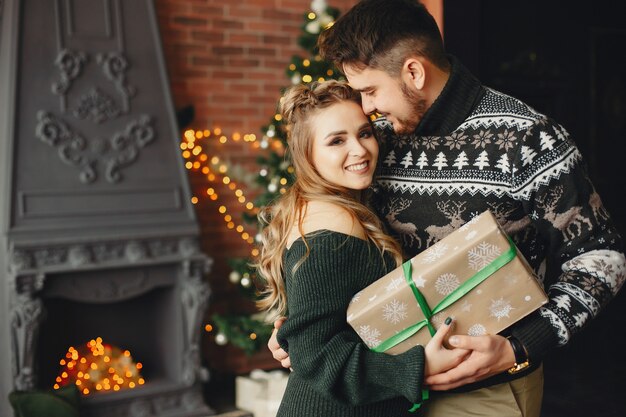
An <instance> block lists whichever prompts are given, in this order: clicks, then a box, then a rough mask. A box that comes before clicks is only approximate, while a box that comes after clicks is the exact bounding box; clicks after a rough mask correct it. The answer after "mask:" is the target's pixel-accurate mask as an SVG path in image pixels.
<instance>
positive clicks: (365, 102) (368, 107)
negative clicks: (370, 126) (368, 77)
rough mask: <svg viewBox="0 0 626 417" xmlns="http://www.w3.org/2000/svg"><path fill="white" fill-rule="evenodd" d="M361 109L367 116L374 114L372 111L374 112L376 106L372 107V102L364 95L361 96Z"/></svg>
mask: <svg viewBox="0 0 626 417" xmlns="http://www.w3.org/2000/svg"><path fill="white" fill-rule="evenodd" d="M361 107H362V108H363V113H365V114H367V115H370V114H372V113H374V111H375V110H376V106H374V101H373V100H372V99H371V98H369V97H368V96H367V95H366V94H361Z"/></svg>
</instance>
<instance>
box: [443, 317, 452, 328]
mask: <svg viewBox="0 0 626 417" xmlns="http://www.w3.org/2000/svg"><path fill="white" fill-rule="evenodd" d="M444 323H445V324H446V326H447V325H448V324H450V323H452V317H448V318H447V319H446V321H444Z"/></svg>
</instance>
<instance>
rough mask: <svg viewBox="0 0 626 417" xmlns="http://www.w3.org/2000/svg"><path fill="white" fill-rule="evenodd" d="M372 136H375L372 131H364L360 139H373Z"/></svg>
mask: <svg viewBox="0 0 626 417" xmlns="http://www.w3.org/2000/svg"><path fill="white" fill-rule="evenodd" d="M372 135H373V133H372V131H371V130H363V131H362V132H361V133H360V134H359V137H360V138H363V139H366V138H371V137H372Z"/></svg>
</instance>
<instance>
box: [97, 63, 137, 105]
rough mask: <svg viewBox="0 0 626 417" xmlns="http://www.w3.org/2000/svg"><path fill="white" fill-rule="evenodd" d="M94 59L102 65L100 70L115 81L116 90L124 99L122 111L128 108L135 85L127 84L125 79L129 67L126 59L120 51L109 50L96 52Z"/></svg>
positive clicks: (134, 91)
mask: <svg viewBox="0 0 626 417" xmlns="http://www.w3.org/2000/svg"><path fill="white" fill-rule="evenodd" d="M96 59H97V61H98V63H99V64H101V65H102V71H103V72H104V74H105V75H106V76H107V78H108V79H109V80H111V81H113V82H114V83H115V86H116V87H117V90H118V91H119V92H120V94H121V95H122V98H123V101H124V113H127V112H128V110H129V107H130V106H129V103H130V99H131V98H132V97H133V96H134V95H135V93H136V92H137V90H136V89H135V87H133V86H130V85H128V83H127V81H126V70H127V69H128V67H129V64H128V60H127V59H126V57H124V55H122V53H120V52H109V53H107V54H98V55H97V56H96Z"/></svg>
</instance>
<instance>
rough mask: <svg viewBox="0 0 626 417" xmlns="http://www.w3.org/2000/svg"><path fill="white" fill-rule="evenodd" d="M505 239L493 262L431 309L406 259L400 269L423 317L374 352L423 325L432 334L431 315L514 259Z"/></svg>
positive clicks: (383, 349)
mask: <svg viewBox="0 0 626 417" xmlns="http://www.w3.org/2000/svg"><path fill="white" fill-rule="evenodd" d="M507 239H508V241H509V244H510V246H509V249H508V250H507V251H506V252H504V253H503V254H502V255H500V256H498V257H497V258H496V259H494V260H493V262H491V263H490V264H489V265H487V266H485V267H484V268H482V269H481V270H480V271H478V272H477V273H475V274H474V275H473V276H472V277H471V278H470V279H468V280H467V281H465V282H464V283H462V284H461V285H460V286H459V287H458V288H457V289H456V290H454V291H452V292H451V293H450V294H448V295H446V296H445V297H444V298H443V299H442V300H441V301H439V303H438V304H437V305H436V306H435V307H434V308H433V309H432V310H431V309H430V307H429V306H428V303H427V302H426V299H425V298H424V296H423V295H422V293H421V292H420V290H419V289H418V288H417V286H416V285H415V282H414V281H413V278H412V265H411V261H410V260H408V261H406V262H405V263H403V264H402V270H403V272H404V278H405V279H406V282H407V283H408V285H409V287H411V291H413V295H414V296H415V299H416V300H417V303H418V304H419V306H420V309H421V310H422V313H423V314H424V319H423V320H421V321H419V322H417V323H415V324H413V325H411V326H409V327H407V328H406V329H404V330H402V331H400V332H398V333H396V334H395V335H393V336H391V337H390V338H388V339H386V340H384V341H382V342H381V343H380V344H379V345H378V346H376V347H374V348H372V350H373V351H374V352H385V351H387V350H389V349H391V348H392V347H394V346H396V345H398V344H400V343H402V342H404V341H405V340H406V339H408V338H409V337H411V336H413V335H414V334H416V333H417V332H419V331H420V330H421V329H422V328H423V327H428V331H429V332H430V335H431V336H432V335H434V334H435V332H436V330H435V327H434V326H433V325H432V323H431V322H430V319H431V318H432V316H434V315H435V314H437V313H439V312H440V311H443V310H445V309H446V308H448V307H449V306H450V305H452V304H454V303H456V302H457V301H458V300H459V299H461V298H462V297H464V296H465V295H466V294H467V293H469V292H470V291H472V290H473V289H474V288H476V287H477V286H478V285H479V284H480V283H482V282H483V281H484V280H486V279H487V278H489V277H490V276H491V275H493V274H494V273H495V272H496V271H497V270H499V269H500V268H502V267H503V266H505V265H506V264H508V263H509V262H511V261H512V260H513V259H515V255H516V254H517V250H516V248H515V244H514V243H513V241H512V240H511V238H510V237H508V236H507Z"/></svg>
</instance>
